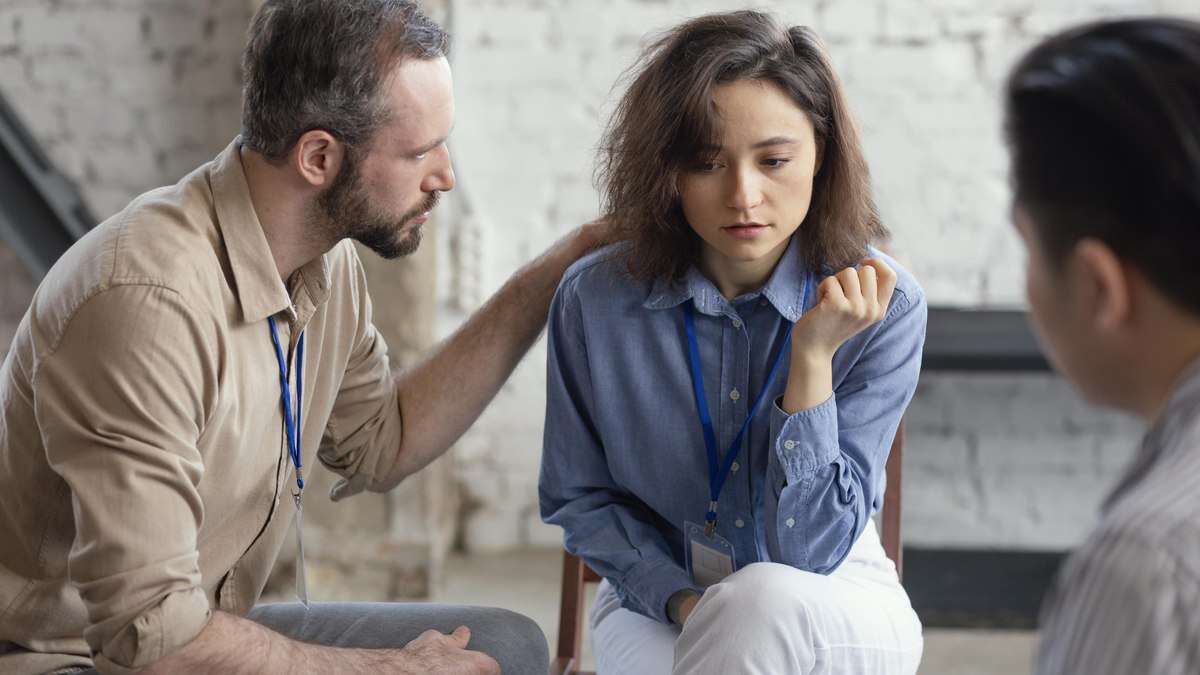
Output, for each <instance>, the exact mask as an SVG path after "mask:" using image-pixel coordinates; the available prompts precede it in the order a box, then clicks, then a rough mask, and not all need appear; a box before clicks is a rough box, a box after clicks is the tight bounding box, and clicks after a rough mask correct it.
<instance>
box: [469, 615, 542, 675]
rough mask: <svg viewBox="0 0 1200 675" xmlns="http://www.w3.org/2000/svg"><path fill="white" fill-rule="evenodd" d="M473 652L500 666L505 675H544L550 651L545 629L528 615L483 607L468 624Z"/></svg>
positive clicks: (470, 645)
mask: <svg viewBox="0 0 1200 675" xmlns="http://www.w3.org/2000/svg"><path fill="white" fill-rule="evenodd" d="M468 628H470V629H471V642H470V644H468V645H467V648H468V649H474V650H478V651H481V652H484V653H485V654H488V655H489V656H491V657H492V658H494V659H496V661H497V662H499V663H500V670H501V672H503V673H504V674H505V675H509V673H512V674H513V675H544V674H545V673H546V672H547V671H548V670H549V668H550V650H549V647H548V646H547V644H546V636H545V634H543V633H542V629H541V628H540V627H539V626H538V625H537V623H535V622H534V621H533V619H530V618H529V617H527V616H524V615H522V614H518V613H516V612H512V611H509V610H507V609H499V608H495V607H480V608H477V609H476V610H475V614H474V616H473V617H472V619H471V623H470V624H469V625H468Z"/></svg>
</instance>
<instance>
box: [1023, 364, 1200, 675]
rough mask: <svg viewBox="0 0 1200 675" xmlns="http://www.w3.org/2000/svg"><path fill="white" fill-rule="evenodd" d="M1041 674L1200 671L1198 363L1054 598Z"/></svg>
mask: <svg viewBox="0 0 1200 675" xmlns="http://www.w3.org/2000/svg"><path fill="white" fill-rule="evenodd" d="M1037 671H1038V672H1039V673H1043V674H1049V673H1054V674H1055V675H1059V674H1065V673H1088V674H1089V675H1104V674H1106V673H1113V674H1116V673H1121V674H1125V673H1138V674H1141V673H1154V674H1156V675H1172V674H1175V673H1178V674H1180V675H1183V674H1185V673H1187V674H1189V675H1194V674H1196V673H1200V362H1197V363H1194V364H1193V365H1192V366H1190V367H1189V368H1188V369H1187V370H1186V371H1185V372H1184V374H1183V376H1182V377H1180V380H1179V384H1178V386H1177V388H1176V390H1175V391H1174V393H1173V394H1172V396H1171V399H1170V401H1169V402H1168V403H1167V407H1166V409H1165V410H1164V411H1163V413H1162V415H1161V416H1160V417H1159V419H1158V421H1157V422H1156V423H1155V425H1154V426H1153V427H1152V428H1151V429H1150V431H1149V432H1148V433H1147V434H1146V437H1145V439H1144V440H1143V442H1142V447H1141V450H1140V451H1139V452H1138V454H1137V456H1136V458H1135V459H1134V460H1133V463H1132V465H1131V466H1130V467H1129V469H1128V470H1127V471H1126V474H1125V476H1124V478H1122V479H1121V481H1120V483H1119V484H1118V485H1117V487H1116V489H1114V490H1113V492H1112V494H1111V495H1109V497H1108V499H1107V500H1106V501H1105V503H1104V506H1103V509H1102V512H1101V522H1100V526H1099V527H1098V528H1097V530H1096V531H1095V532H1094V533H1092V535H1091V536H1090V537H1089V538H1088V539H1087V541H1085V542H1084V544H1083V545H1082V546H1081V547H1080V548H1079V550H1077V551H1076V552H1075V553H1074V554H1073V555H1072V556H1071V558H1070V559H1069V560H1068V561H1067V563H1066V565H1065V566H1064V568H1063V570H1062V573H1061V574H1060V576H1059V579H1058V582H1057V584H1056V586H1055V588H1054V590H1053V591H1052V592H1051V594H1050V596H1049V597H1048V598H1047V601H1046V605H1045V607H1044V608H1043V612H1042V642H1041V645H1040V648H1039V653H1038V663H1037Z"/></svg>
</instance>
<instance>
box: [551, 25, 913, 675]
mask: <svg viewBox="0 0 1200 675" xmlns="http://www.w3.org/2000/svg"><path fill="white" fill-rule="evenodd" d="M599 173H600V177H601V179H602V184H603V188H604V209H603V211H604V213H605V218H606V220H607V221H608V223H609V224H610V227H611V228H612V229H613V231H614V232H616V233H618V235H619V237H620V239H622V241H621V242H619V243H617V244H615V245H614V246H612V247H608V248H605V249H602V250H600V251H597V252H595V253H593V254H591V255H589V256H587V257H585V258H584V259H583V260H581V261H580V262H578V263H577V264H575V265H574V266H573V267H572V268H571V269H570V270H568V272H567V274H566V276H565V278H564V279H563V281H562V284H561V285H560V287H559V289H558V293H557V295H556V296H555V299H554V302H553V304H552V306H551V311H550V321H549V326H550V328H549V361H548V390H547V410H546V427H545V437H544V452H543V458H542V473H541V481H540V502H541V512H542V517H543V518H544V519H545V520H546V521H547V522H549V523H554V524H557V525H561V526H562V528H563V529H564V531H565V544H566V548H567V549H568V550H569V551H570V552H572V553H574V554H576V555H578V556H580V557H581V558H582V559H583V560H584V561H585V562H586V563H587V564H588V565H590V566H591V567H592V568H593V569H595V570H596V571H597V572H599V573H600V574H601V575H602V576H603V577H604V578H605V581H604V582H603V583H602V584H601V585H600V589H599V590H598V592H597V598H596V602H595V609H594V611H593V612H592V614H591V617H590V621H591V624H592V627H593V631H592V635H593V644H594V652H595V655H596V664H597V670H598V672H599V673H600V674H601V675H613V674H616V673H639V674H644V675H656V674H665V673H669V672H672V669H674V672H676V673H689V674H695V673H701V674H703V673H714V674H716V673H764V674H766V673H771V674H775V673H846V674H851V673H853V674H855V675H863V674H871V673H887V674H891V673H896V674H901V673H908V674H911V673H915V672H916V669H917V665H918V663H919V661H920V655H921V650H922V638H921V626H920V622H919V621H918V619H917V616H916V614H915V613H914V612H913V610H912V607H911V605H910V603H909V600H908V596H907V595H906V594H905V592H904V589H903V588H902V587H901V585H900V582H899V579H898V577H897V574H896V568H895V566H894V565H893V564H892V562H891V561H890V560H888V559H887V556H886V555H885V553H884V552H883V548H882V546H881V545H880V542H879V536H878V534H877V533H876V530H875V527H874V524H873V523H872V520H871V517H872V515H873V514H874V513H875V512H877V511H878V510H879V507H880V505H881V503H882V490H883V487H884V477H885V476H884V467H885V464H886V462H887V456H888V452H889V450H890V447H891V441H892V437H893V435H894V433H895V432H896V429H897V426H898V424H899V422H900V419H901V417H902V415H903V413H904V409H905V406H906V405H907V404H908V402H909V400H910V399H911V398H912V395H913V393H914V390H915V389H916V385H917V377H918V374H919V370H920V361H921V350H922V345H923V343H924V336H925V323H926V304H925V297H924V293H923V292H922V290H921V288H920V287H919V286H918V285H917V283H916V281H915V280H914V279H913V277H912V276H911V275H910V274H909V273H908V272H906V271H905V270H903V269H901V268H900V266H899V265H897V264H896V262H895V261H894V260H891V259H890V258H888V257H887V256H885V255H883V254H882V253H880V252H879V251H877V250H875V249H874V248H872V242H873V241H876V240H879V239H881V238H883V237H884V236H886V234H887V231H886V229H885V228H884V226H883V225H882V224H881V222H880V220H879V217H878V216H877V214H876V210H875V207H874V204H873V201H872V198H871V194H870V182H869V177H868V172H867V166H866V162H865V161H864V159H863V155H862V151H861V149H860V147H859V141H858V135H857V132H856V130H855V126H854V123H853V121H852V118H851V115H850V112H849V110H848V107H847V105H846V102H845V99H844V95H843V92H842V89H841V85H840V83H839V82H838V79H837V77H836V75H835V74H834V72H833V70H832V68H831V67H830V65H829V61H828V59H827V57H826V55H825V53H824V49H823V48H822V46H821V45H820V43H819V42H818V40H817V38H816V36H815V35H814V34H813V33H812V31H810V30H809V29H807V28H803V27H792V28H785V27H783V26H780V25H779V24H778V23H777V22H776V21H775V20H774V19H772V17H770V16H769V15H767V14H764V13H760V12H754V11H742V12H734V13H726V14H713V15H707V16H702V17H699V18H696V19H693V20H690V21H688V22H686V23H684V24H682V25H680V26H678V27H676V28H674V29H672V30H670V31H668V32H667V33H666V34H664V35H663V36H662V37H661V38H660V39H658V40H657V41H655V42H654V43H653V44H652V45H651V46H650V47H649V48H648V49H647V51H646V53H645V54H644V55H643V58H642V60H641V61H640V62H639V64H638V65H637V67H636V69H635V70H634V71H633V74H632V80H631V83H630V85H629V88H628V90H627V92H626V93H625V94H624V97H623V98H622V100H621V102H620V104H619V106H618V108H617V109H616V112H615V115H614V117H613V119H612V121H611V124H610V127H609V129H608V131H607V134H606V137H605V141H604V143H603V146H602V157H601V163H600V169H599Z"/></svg>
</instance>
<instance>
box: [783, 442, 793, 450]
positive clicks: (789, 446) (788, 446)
mask: <svg viewBox="0 0 1200 675" xmlns="http://www.w3.org/2000/svg"><path fill="white" fill-rule="evenodd" d="M783 447H785V448H787V449H788V450H795V449H796V441H784V442H783Z"/></svg>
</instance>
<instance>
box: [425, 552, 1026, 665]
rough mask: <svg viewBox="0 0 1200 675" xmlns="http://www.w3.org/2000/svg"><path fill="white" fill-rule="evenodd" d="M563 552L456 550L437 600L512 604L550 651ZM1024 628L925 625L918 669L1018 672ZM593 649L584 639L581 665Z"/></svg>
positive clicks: (1023, 653)
mask: <svg viewBox="0 0 1200 675" xmlns="http://www.w3.org/2000/svg"><path fill="white" fill-rule="evenodd" d="M561 556H562V554H561V553H559V552H557V551H550V550H530V551H522V552H519V553H506V554H503V555H493V556H481V555H475V556H470V557H468V556H456V557H453V558H451V559H450V561H449V563H448V565H447V568H446V583H445V584H444V587H443V588H442V590H441V591H439V592H438V593H437V595H436V596H435V597H434V600H435V601H437V602H449V603H465V604H475V605H490V606H494V607H505V608H508V609H512V610H515V611H518V612H521V613H522V614H525V615H526V616H529V617H530V618H532V619H533V620H535V621H537V622H538V623H539V624H540V625H541V626H542V630H544V631H545V632H546V638H547V639H548V640H549V641H550V646H551V652H553V651H554V644H555V640H556V639H557V636H558V597H559V584H560V583H561V580H562V572H561V569H560V565H561V564H562V557H561ZM1035 644H1036V643H1035V638H1034V634H1033V633H1031V632H1027V631H984V630H945V629H926V631H925V657H924V660H923V662H922V664H921V670H920V674H921V675H1001V674H1003V675H1022V674H1023V673H1028V672H1030V662H1031V660H1032V658H1033V650H1034V646H1035ZM591 665H592V662H591V653H590V647H589V645H588V644H587V640H586V639H585V640H584V666H585V667H586V668H590V667H591Z"/></svg>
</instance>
